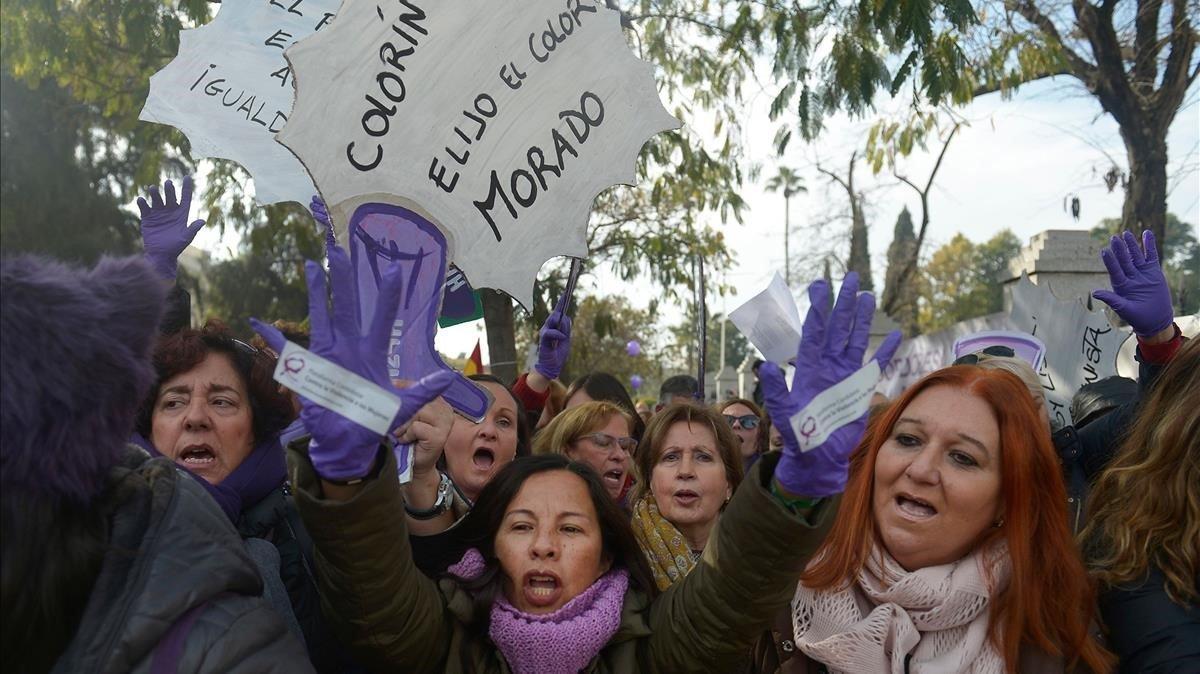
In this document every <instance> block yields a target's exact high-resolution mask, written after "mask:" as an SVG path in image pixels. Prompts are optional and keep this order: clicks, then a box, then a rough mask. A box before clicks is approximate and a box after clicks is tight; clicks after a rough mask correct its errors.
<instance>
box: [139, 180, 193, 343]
mask: <svg viewBox="0 0 1200 674" xmlns="http://www.w3.org/2000/svg"><path fill="white" fill-rule="evenodd" d="M147 194H148V195H149V197H150V201H149V202H147V201H146V199H145V198H144V197H138V200H137V205H138V211H139V212H140V213H141V232H142V249H143V251H144V252H143V255H144V256H145V258H146V261H147V262H149V263H150V266H151V267H153V268H154V271H155V272H156V273H157V274H158V276H159V277H160V278H162V279H163V281H165V282H167V283H170V284H171V290H170V292H169V293H168V294H167V300H166V308H165V310H164V312H163V318H162V321H161V322H160V323H159V332H161V333H162V334H164V335H169V334H172V333H176V332H179V331H180V330H185V329H187V328H188V326H190V325H191V320H192V298H191V296H190V295H188V292H187V291H186V290H184V289H183V288H182V287H181V286H179V284H177V283H175V276H176V274H177V271H178V261H179V256H180V255H181V254H182V253H183V251H184V250H186V249H187V247H188V246H189V245H191V243H192V240H193V239H195V238H196V233H197V232H199V231H200V228H201V227H203V226H204V221H203V220H194V221H192V223H191V224H188V221H187V220H188V213H189V212H190V211H191V208H192V178H191V176H187V177H185V178H184V179H183V192H182V193H181V194H180V195H179V199H178V200H177V199H176V197H175V184H174V183H172V182H171V181H170V180H168V181H167V182H166V183H164V184H163V190H162V193H159V191H158V186H157V185H155V186H153V187H151V188H150V189H149V190H148V191H147ZM164 195H165V197H166V198H165V199H164Z"/></svg>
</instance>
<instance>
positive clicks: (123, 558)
mask: <svg viewBox="0 0 1200 674" xmlns="http://www.w3.org/2000/svg"><path fill="white" fill-rule="evenodd" d="M111 482H112V484H114V485H116V486H115V487H114V488H112V489H110V490H109V491H108V492H106V495H105V497H104V499H105V501H106V502H105V503H101V504H97V506H96V507H102V508H105V509H107V510H110V511H111V512H112V514H111V516H110V519H109V522H110V527H109V541H108V546H107V552H106V554H105V556H104V560H103V562H102V563H101V567H100V572H99V574H98V575H97V576H96V580H95V582H94V583H93V585H92V591H91V594H90V595H89V597H88V601H87V606H86V608H85V609H84V612H83V617H82V619H81V620H80V624H79V627H78V629H77V630H76V632H75V636H74V638H73V639H72V641H71V643H70V644H69V645H68V647H67V649H66V651H65V652H64V653H63V654H62V656H61V657H60V658H59V660H58V661H57V662H56V663H55V666H54V669H53V670H52V671H53V672H55V673H56V674H57V673H63V674H66V673H68V672H114V673H115V672H148V671H150V665H151V662H152V660H153V659H154V657H155V653H156V649H157V648H158V646H159V644H160V642H161V641H163V640H164V637H165V636H166V635H167V634H168V633H169V631H170V630H171V629H172V627H173V626H174V625H175V624H176V622H178V621H180V618H181V617H182V616H184V614H187V613H189V611H192V610H193V609H196V610H197V611H198V617H197V618H196V620H195V622H194V623H193V624H192V626H191V628H190V629H188V630H187V631H186V633H185V640H184V642H183V649H182V651H181V652H180V654H179V657H178V659H177V660H176V661H175V663H174V664H176V665H177V667H176V668H174V669H172V671H179V672H214V673H215V672H310V671H312V666H311V665H310V664H309V662H308V658H307V657H306V655H305V652H304V648H303V647H302V646H301V645H300V643H299V642H298V641H296V639H295V638H294V637H293V636H291V635H290V634H289V633H288V631H287V628H286V627H285V626H284V623H283V621H282V619H280V617H279V615H278V614H277V613H276V612H275V611H274V610H272V609H271V607H270V606H268V605H267V603H266V602H265V601H264V600H263V599H262V597H261V595H262V588H263V585H262V580H261V579H260V578H259V576H258V572H257V570H256V569H255V567H254V563H253V562H252V561H251V560H250V558H249V557H248V556H247V555H246V552H245V550H244V548H243V546H242V541H241V539H240V538H239V537H238V535H237V532H236V531H234V529H233V526H232V525H231V524H230V523H229V518H227V517H226V516H225V514H224V513H223V512H221V509H220V508H218V507H217V505H216V503H214V502H213V500H212V499H211V498H210V497H209V495H208V494H207V493H206V492H205V491H204V489H203V488H202V487H201V486H200V485H198V484H196V483H195V482H194V481H192V480H190V479H188V478H187V477H185V476H183V475H180V473H179V472H178V471H177V470H176V469H175V465H174V464H173V463H171V462H170V461H169V460H167V459H162V458H158V459H151V458H150V457H149V456H148V455H147V454H146V453H145V452H143V451H142V450H141V449H138V448H134V447H132V446H131V447H130V448H129V450H128V451H127V452H126V454H125V456H124V457H123V459H122V461H121V463H120V464H118V466H117V467H115V468H114V469H113V476H112V480H111Z"/></svg>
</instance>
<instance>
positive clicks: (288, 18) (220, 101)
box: [139, 0, 340, 204]
mask: <svg viewBox="0 0 1200 674" xmlns="http://www.w3.org/2000/svg"><path fill="white" fill-rule="evenodd" d="M339 4H340V0H258V1H255V2H227V3H224V4H222V5H221V10H220V11H219V12H217V18H216V19H214V20H213V21H212V22H211V23H208V24H206V25H204V26H200V27H199V28H193V29H191V30H185V31H183V32H181V33H180V34H179V55H178V56H176V57H175V59H174V60H173V61H171V62H170V63H168V64H167V66H166V67H165V68H163V69H162V70H160V71H158V72H157V73H155V74H154V76H153V77H151V78H150V95H149V96H148V97H147V98H146V105H145V106H144V107H143V108H142V113H141V115H140V116H139V119H142V120H144V121H148V122H157V123H159V124H167V125H170V126H174V127H176V128H178V129H179V130H180V131H183V133H184V134H186V135H187V137H188V140H189V141H190V142H191V145H192V156H193V157H197V158H200V157H209V158H213V159H230V160H233V161H235V162H237V163H239V164H241V165H242V166H243V167H244V168H245V169H246V170H247V171H249V172H250V175H251V176H252V177H253V178H254V193H255V198H256V199H257V200H258V202H259V203H260V204H273V203H277V202H281V201H296V202H299V203H301V204H308V202H309V200H310V199H311V198H312V196H313V195H314V194H316V189H315V188H314V187H313V184H312V180H310V179H309V177H308V174H307V173H305V171H304V167H303V166H302V165H301V164H300V162H299V161H297V159H296V158H295V157H294V156H293V155H292V154H291V153H290V152H288V150H287V148H285V147H283V146H281V145H279V143H277V142H276V141H275V134H276V133H278V132H279V131H280V130H281V129H283V127H284V124H285V123H286V122H287V120H288V116H289V115H290V114H291V110H292V98H293V96H294V92H293V81H292V76H291V69H290V68H289V67H288V64H287V61H286V59H284V57H283V50H284V49H286V48H287V47H289V46H291V44H292V43H294V42H295V41H296V40H299V39H301V38H303V37H307V36H309V35H312V34H313V33H314V32H316V31H318V30H321V29H322V28H325V27H327V26H328V25H329V23H330V21H331V20H332V19H333V16H334V13H335V12H336V11H337V9H338V5H339Z"/></svg>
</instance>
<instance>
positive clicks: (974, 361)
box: [951, 346, 1017, 365]
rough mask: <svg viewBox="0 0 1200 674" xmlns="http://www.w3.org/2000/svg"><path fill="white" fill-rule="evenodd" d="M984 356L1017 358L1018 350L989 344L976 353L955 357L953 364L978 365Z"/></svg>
mask: <svg viewBox="0 0 1200 674" xmlns="http://www.w3.org/2000/svg"><path fill="white" fill-rule="evenodd" d="M983 356H996V357H1000V358H1015V357H1016V356H1017V352H1016V351H1013V349H1012V347H1009V346H989V347H986V348H983V349H980V350H979V351H976V352H975V353H968V354H966V355H965V356H960V357H958V358H955V359H954V362H953V363H951V364H952V365H978V364H979V361H980V360H981V359H982V357H983Z"/></svg>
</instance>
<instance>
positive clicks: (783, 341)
mask: <svg viewBox="0 0 1200 674" xmlns="http://www.w3.org/2000/svg"><path fill="white" fill-rule="evenodd" d="M729 320H731V321H733V324H734V325H735V326H737V329H738V330H740V331H741V332H742V334H743V335H745V336H746V339H748V340H750V343H751V344H753V345H754V348H756V349H758V350H759V351H760V352H762V354H763V356H764V357H765V358H766V359H767V360H769V361H772V362H774V363H778V364H779V365H783V364H785V363H787V362H788V361H789V360H791V359H793V358H795V357H796V347H797V346H798V345H799V344H800V334H801V330H802V328H803V326H804V324H803V323H802V322H801V321H800V311H799V309H797V308H796V300H795V299H794V298H793V297H792V291H791V290H789V289H788V287H787V283H785V282H784V280H783V277H782V276H780V275H779V272H775V276H773V277H772V278H771V282H770V283H769V284H767V287H766V288H764V289H763V290H762V292H760V293H758V294H757V295H755V296H754V297H751V298H750V299H749V300H746V302H744V303H743V304H742V305H741V306H739V307H738V308H736V309H734V310H733V311H731V312H729Z"/></svg>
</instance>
